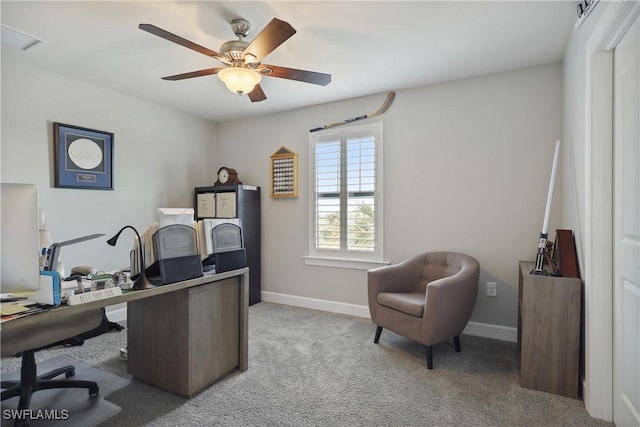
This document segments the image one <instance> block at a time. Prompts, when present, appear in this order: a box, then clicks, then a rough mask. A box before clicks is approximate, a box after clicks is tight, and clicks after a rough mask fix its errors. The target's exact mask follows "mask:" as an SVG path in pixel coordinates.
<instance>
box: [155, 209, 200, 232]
mask: <svg viewBox="0 0 640 427" xmlns="http://www.w3.org/2000/svg"><path fill="white" fill-rule="evenodd" d="M193 214H194V212H193V209H191V208H158V223H159V226H160V228H162V227H166V226H167V225H173V224H181V225H188V226H189V227H193Z"/></svg>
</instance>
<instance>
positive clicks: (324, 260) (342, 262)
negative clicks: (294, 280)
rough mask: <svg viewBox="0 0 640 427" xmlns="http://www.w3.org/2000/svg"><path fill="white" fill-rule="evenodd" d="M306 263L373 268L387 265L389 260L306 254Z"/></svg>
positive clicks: (321, 265)
mask: <svg viewBox="0 0 640 427" xmlns="http://www.w3.org/2000/svg"><path fill="white" fill-rule="evenodd" d="M303 258H304V263H305V265H315V266H317V267H334V268H350V269H355V270H371V269H372V268H378V267H382V266H385V265H389V262H388V261H370V260H366V259H355V258H353V259H349V258H330V257H317V256H304V257H303Z"/></svg>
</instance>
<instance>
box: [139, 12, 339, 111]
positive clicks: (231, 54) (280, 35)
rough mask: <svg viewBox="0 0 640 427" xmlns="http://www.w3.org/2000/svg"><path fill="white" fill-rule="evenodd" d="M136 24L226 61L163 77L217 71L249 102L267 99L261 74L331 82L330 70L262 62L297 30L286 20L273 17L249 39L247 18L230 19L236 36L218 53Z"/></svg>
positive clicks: (156, 29) (151, 26)
mask: <svg viewBox="0 0 640 427" xmlns="http://www.w3.org/2000/svg"><path fill="white" fill-rule="evenodd" d="M138 28H140V29H141V30H144V31H147V32H149V33H151V34H153V35H156V36H158V37H162V38H163V39H166V40H169V41H171V42H174V43H177V44H179V45H181V46H184V47H187V48H189V49H192V50H195V51H196V52H199V53H202V54H203V55H207V56H210V57H212V58H215V59H217V60H219V61H220V62H222V63H223V64H224V65H226V67H216V68H207V69H204V70H199V71H192V72H190V73H184V74H176V75H174V76H167V77H163V78H162V79H163V80H183V79H190V78H193V77H201V76H208V75H211V74H217V75H218V77H219V78H220V80H222V81H223V82H224V83H225V85H226V86H227V88H228V89H229V90H230V91H232V92H235V93H237V94H239V95H242V94H244V93H246V94H248V95H249V99H250V100H251V102H259V101H264V100H265V99H267V96H266V95H265V94H264V92H263V91H262V88H261V87H260V80H261V79H262V76H269V77H279V78H283V79H289V80H297V81H301V82H305V83H312V84H317V85H322V86H326V85H328V84H329V83H330V82H331V75H330V74H324V73H316V72H313V71H305V70H297V69H295V68H286V67H279V66H276V65H268V64H263V63H262V62H261V61H262V60H263V59H264V57H266V56H267V55H269V54H270V53H271V52H273V51H274V50H275V49H276V48H277V47H278V46H280V45H281V44H282V43H284V42H285V41H286V40H287V39H289V37H291V36H292V35H294V34H295V33H296V30H295V29H294V28H293V27H292V26H291V25H289V23H287V22H285V21H281V20H279V19H276V18H273V19H272V20H271V22H269V24H267V26H266V27H265V28H264V29H263V30H262V31H261V32H260V34H258V35H257V36H256V38H255V39H253V41H252V42H251V43H249V42H246V41H244V38H245V37H246V36H247V35H248V34H249V30H250V28H251V26H250V24H249V22H248V21H246V20H244V19H234V20H232V21H231V29H232V30H233V32H234V33H235V34H236V36H238V40H232V41H228V42H226V43H224V44H223V45H222V46H221V47H220V53H218V52H214V51H213V50H210V49H207V48H206V47H203V46H200V45H199V44H196V43H194V42H192V41H189V40H187V39H184V38H182V37H180V36H177V35H175V34H172V33H170V32H168V31H165V30H163V29H162V28H158V27H156V26H155V25H151V24H140V25H139V26H138Z"/></svg>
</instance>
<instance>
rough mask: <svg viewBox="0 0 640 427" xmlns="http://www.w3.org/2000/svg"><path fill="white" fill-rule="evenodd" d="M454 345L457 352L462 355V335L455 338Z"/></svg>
mask: <svg viewBox="0 0 640 427" xmlns="http://www.w3.org/2000/svg"><path fill="white" fill-rule="evenodd" d="M453 345H454V347H455V348H456V351H457V352H458V353H460V335H458V336H455V337H453Z"/></svg>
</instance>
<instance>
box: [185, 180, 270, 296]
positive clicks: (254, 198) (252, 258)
mask: <svg viewBox="0 0 640 427" xmlns="http://www.w3.org/2000/svg"><path fill="white" fill-rule="evenodd" d="M218 196H220V197H218ZM210 203H213V205H210ZM194 206H195V208H194V209H195V215H196V220H201V219H205V218H238V219H239V220H240V223H241V225H242V236H243V240H244V247H245V250H246V262H247V267H249V305H253V304H256V303H258V302H260V289H261V280H262V279H261V277H262V271H261V270H262V269H261V265H262V261H261V257H262V249H261V240H260V236H261V227H260V222H261V220H260V187H254V186H251V185H216V186H211V187H196V188H195V194H194Z"/></svg>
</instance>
